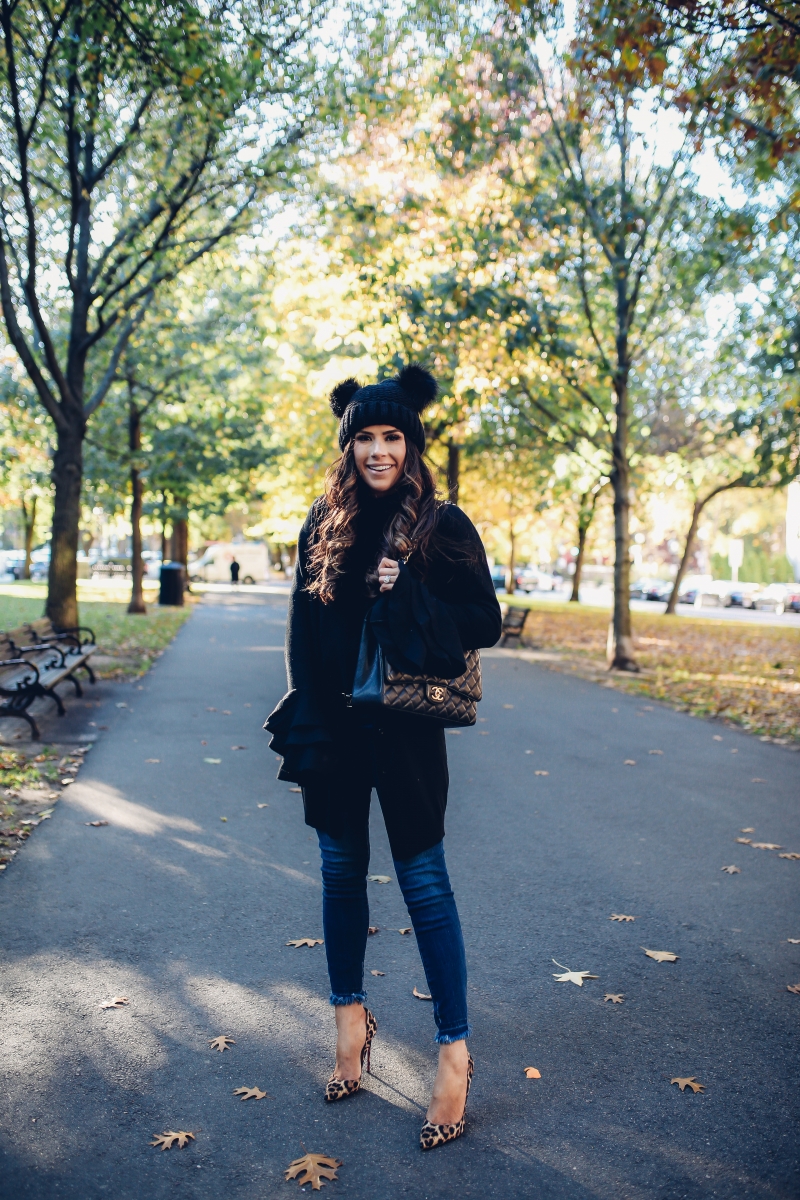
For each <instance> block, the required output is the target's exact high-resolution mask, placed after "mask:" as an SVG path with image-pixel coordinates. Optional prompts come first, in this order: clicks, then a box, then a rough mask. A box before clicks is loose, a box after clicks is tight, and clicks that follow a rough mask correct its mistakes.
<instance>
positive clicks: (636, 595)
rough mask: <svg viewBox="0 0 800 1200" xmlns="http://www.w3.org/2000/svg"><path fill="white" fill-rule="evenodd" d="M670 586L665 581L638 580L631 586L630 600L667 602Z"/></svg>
mask: <svg viewBox="0 0 800 1200" xmlns="http://www.w3.org/2000/svg"><path fill="white" fill-rule="evenodd" d="M671 591H672V584H671V583H670V582H669V581H668V580H666V579H639V580H637V582H636V583H632V584H631V593H630V594H631V600H668V599H669V594H670V592H671Z"/></svg>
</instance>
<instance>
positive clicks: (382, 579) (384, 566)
mask: <svg viewBox="0 0 800 1200" xmlns="http://www.w3.org/2000/svg"><path fill="white" fill-rule="evenodd" d="M399 575H400V563H399V562H396V561H395V559H393V558H382V559H381V561H380V562H379V564H378V582H379V583H380V585H381V591H382V592H390V591H391V590H392V588H393V587H394V585H395V584H396V583H397V579H398V576H399Z"/></svg>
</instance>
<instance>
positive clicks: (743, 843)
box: [736, 838, 753, 846]
mask: <svg viewBox="0 0 800 1200" xmlns="http://www.w3.org/2000/svg"><path fill="white" fill-rule="evenodd" d="M736 841H737V842H738V843H739V845H740V846H751V845H752V844H753V839H752V838H737V839H736Z"/></svg>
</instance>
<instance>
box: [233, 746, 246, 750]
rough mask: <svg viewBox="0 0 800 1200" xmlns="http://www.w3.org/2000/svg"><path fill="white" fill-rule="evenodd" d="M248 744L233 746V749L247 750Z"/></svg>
mask: <svg viewBox="0 0 800 1200" xmlns="http://www.w3.org/2000/svg"><path fill="white" fill-rule="evenodd" d="M246 749H247V746H231V750H246Z"/></svg>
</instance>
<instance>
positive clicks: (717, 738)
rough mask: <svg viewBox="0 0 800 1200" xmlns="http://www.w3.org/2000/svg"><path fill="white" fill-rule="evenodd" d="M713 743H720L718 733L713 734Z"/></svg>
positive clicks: (720, 739)
mask: <svg viewBox="0 0 800 1200" xmlns="http://www.w3.org/2000/svg"><path fill="white" fill-rule="evenodd" d="M714 741H715V742H721V741H722V738H721V737H720V735H719V734H718V733H715V734H714Z"/></svg>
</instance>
